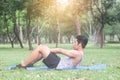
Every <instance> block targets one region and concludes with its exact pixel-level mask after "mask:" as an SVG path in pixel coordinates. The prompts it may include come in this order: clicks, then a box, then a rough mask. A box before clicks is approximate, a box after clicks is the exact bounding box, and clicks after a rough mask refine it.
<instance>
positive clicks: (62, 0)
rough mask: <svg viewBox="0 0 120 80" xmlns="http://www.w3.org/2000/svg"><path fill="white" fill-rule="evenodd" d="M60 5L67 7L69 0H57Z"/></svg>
mask: <svg viewBox="0 0 120 80" xmlns="http://www.w3.org/2000/svg"><path fill="white" fill-rule="evenodd" d="M57 2H58V3H60V4H61V5H63V6H67V5H68V0H57Z"/></svg>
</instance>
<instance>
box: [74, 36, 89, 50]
mask: <svg viewBox="0 0 120 80" xmlns="http://www.w3.org/2000/svg"><path fill="white" fill-rule="evenodd" d="M76 39H77V42H78V44H79V43H81V44H82V48H85V46H86V45H87V43H88V39H87V38H86V37H85V36H83V35H78V36H76Z"/></svg>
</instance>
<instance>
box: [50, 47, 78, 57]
mask: <svg viewBox="0 0 120 80" xmlns="http://www.w3.org/2000/svg"><path fill="white" fill-rule="evenodd" d="M50 51H51V52H54V53H60V54H63V55H66V56H68V57H76V56H77V55H78V52H77V51H75V50H65V49H62V48H54V49H50Z"/></svg>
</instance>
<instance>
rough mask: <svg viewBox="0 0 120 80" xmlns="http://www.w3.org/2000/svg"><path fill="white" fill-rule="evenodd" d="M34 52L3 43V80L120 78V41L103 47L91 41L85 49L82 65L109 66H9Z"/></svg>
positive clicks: (0, 74) (0, 73) (0, 54)
mask: <svg viewBox="0 0 120 80" xmlns="http://www.w3.org/2000/svg"><path fill="white" fill-rule="evenodd" d="M48 46H49V47H54V46H55V45H54V44H48ZM34 47H36V45H34ZM59 47H62V48H66V49H71V48H72V45H71V44H69V45H67V44H61V45H60V46H59ZM31 52H32V51H29V50H28V47H25V48H24V49H21V48H19V46H18V45H15V48H14V49H12V48H10V45H0V80H75V79H79V78H86V79H87V80H120V44H106V45H105V46H104V47H103V49H100V48H98V47H96V46H93V45H90V44H89V45H88V46H87V48H86V49H85V57H84V60H83V62H82V63H81V64H80V65H95V64H102V63H104V64H107V69H106V70H78V71H75V70H63V71H58V70H39V71H27V70H23V69H18V70H10V71H6V70H5V69H6V68H7V67H8V66H10V65H12V64H18V63H21V62H23V61H24V60H25V59H26V57H27V56H28V55H29V54H30V53H31ZM43 65H44V64H43V63H42V62H38V63H36V64H35V66H43ZM79 80H80V79H79Z"/></svg>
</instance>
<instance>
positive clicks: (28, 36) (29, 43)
mask: <svg viewBox="0 0 120 80" xmlns="http://www.w3.org/2000/svg"><path fill="white" fill-rule="evenodd" d="M30 23H31V21H30V16H29V17H28V19H27V40H28V45H29V50H33V47H32V44H31V40H30Z"/></svg>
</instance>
